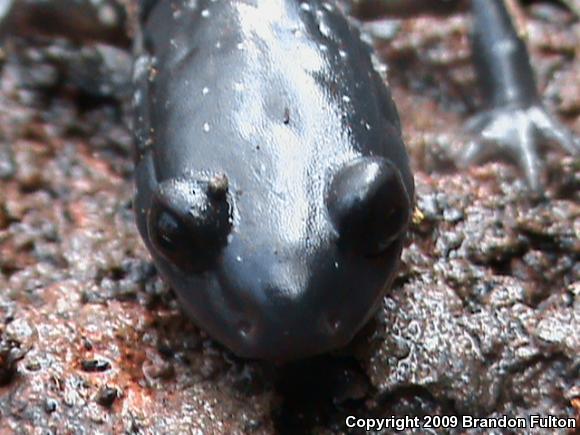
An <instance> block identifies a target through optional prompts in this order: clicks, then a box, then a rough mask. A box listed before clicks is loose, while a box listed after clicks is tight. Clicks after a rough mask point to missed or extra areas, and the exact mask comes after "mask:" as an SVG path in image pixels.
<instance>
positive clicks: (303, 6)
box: [300, 3, 310, 12]
mask: <svg viewBox="0 0 580 435" xmlns="http://www.w3.org/2000/svg"><path fill="white" fill-rule="evenodd" d="M300 9H302V10H303V11H306V12H310V5H309V4H308V3H300Z"/></svg>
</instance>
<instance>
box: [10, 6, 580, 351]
mask: <svg viewBox="0 0 580 435" xmlns="http://www.w3.org/2000/svg"><path fill="white" fill-rule="evenodd" d="M35 3H36V2H34V1H29V2H27V5H28V7H29V8H31V10H33V11H34V10H35V9H34V6H35ZM38 3H43V2H38ZM363 3H364V2H363ZM193 4H194V5H195V6H194V7H193V6H191V5H193ZM142 6H143V7H142V9H141V13H140V19H141V26H140V30H139V32H138V35H137V37H136V41H135V47H136V53H135V59H136V60H135V68H134V84H135V98H134V113H135V125H134V134H135V139H136V156H137V157H136V187H137V195H136V202H135V205H136V206H135V209H136V214H137V224H138V227H139V230H140V233H141V235H142V237H143V239H144V241H145V243H146V245H147V246H148V248H149V250H150V252H151V254H152V257H153V259H154V262H155V264H156V266H157V268H158V269H159V270H160V272H161V274H162V275H163V277H164V278H165V279H166V280H167V282H168V283H169V284H170V285H171V286H172V287H173V289H174V290H175V291H176V293H177V295H178V296H179V298H180V301H181V303H182V305H183V307H184V310H185V311H186V312H187V313H188V315H189V316H190V317H191V318H192V319H193V320H194V321H195V322H196V323H198V324H199V325H200V326H201V327H202V328H204V329H205V330H206V331H207V332H209V333H210V334H211V335H212V336H213V337H214V338H215V339H217V340H218V341H220V342H221V343H223V344H225V345H226V346H227V347H229V348H230V349H231V350H232V351H233V352H234V353H236V354H238V355H240V356H243V357H248V358H265V359H271V360H277V361H287V360H292V359H297V358H302V357H306V356H310V355H313V354H318V353H323V352H326V351H328V350H331V349H334V348H338V347H341V346H343V345H345V344H346V343H348V342H349V341H350V340H351V339H352V337H353V336H354V334H355V333H356V332H357V331H358V330H359V329H360V328H361V327H362V326H363V325H364V324H365V323H366V321H367V320H368V318H369V317H370V316H371V315H372V314H373V312H374V311H375V309H376V308H377V306H378V304H379V303H380V301H381V300H382V297H383V295H384V292H385V291H386V289H388V287H389V285H390V283H391V282H392V280H393V278H394V277H395V275H396V271H397V265H398V261H399V256H400V252H401V249H402V240H403V237H404V234H405V231H406V228H407V226H408V223H409V218H410V215H411V210H412V204H413V197H414V186H413V178H412V174H411V172H410V168H409V163H408V158H407V155H406V151H405V148H404V144H403V141H402V139H401V126H400V122H399V117H398V114H397V111H396V108H395V106H394V103H393V101H392V99H391V96H390V92H389V90H388V89H387V88H386V86H385V84H384V80H382V78H381V77H380V76H379V75H378V74H377V72H376V71H375V70H374V68H373V65H372V62H371V52H370V49H369V47H368V46H366V45H365V44H363V43H362V42H361V41H360V37H359V33H358V31H357V29H355V28H353V27H352V26H351V25H349V24H348V22H347V20H346V19H345V17H344V16H343V15H342V13H341V12H340V10H339V9H338V8H337V7H336V6H335V5H334V3H332V2H322V1H316V0H309V1H304V2H299V1H296V0H281V1H264V2H261V1H258V2H251V1H228V2H221V1H217V2H213V1H209V0H207V1H203V0H199V1H197V2H193V3H192V2H189V1H185V0H175V1H145V2H142ZM87 7H89V6H87ZM91 7H92V6H91ZM471 7H472V10H473V15H474V22H475V25H474V38H473V40H474V47H475V50H474V53H475V56H474V61H475V65H476V70H477V72H478V77H479V80H480V83H481V88H482V91H483V96H484V100H485V103H486V108H485V111H484V112H482V114H481V115H480V116H479V117H478V118H477V120H476V122H474V123H473V125H472V127H473V130H474V132H475V134H476V136H474V137H475V139H474V141H473V143H472V144H471V145H470V146H469V147H468V149H467V151H466V154H465V156H464V161H465V162H471V161H475V160H480V159H481V158H484V157H487V156H489V154H490V153H491V152H492V151H494V150H499V151H500V152H501V153H503V154H506V155H509V156H510V157H512V158H515V159H516V160H517V161H518V162H519V164H520V166H521V167H522V169H523V170H524V171H525V174H526V177H527V179H528V182H529V185H530V187H531V188H532V189H534V190H537V189H539V188H540V185H541V183H540V175H539V172H540V171H539V168H540V159H539V157H538V154H537V152H536V143H537V141H538V139H539V135H540V134H544V135H546V136H548V137H550V138H553V139H556V141H557V142H558V143H560V144H561V145H562V146H563V147H565V148H566V149H567V150H568V151H569V152H571V153H577V152H578V143H577V142H576V141H575V138H574V137H572V135H571V134H570V133H569V132H567V131H566V130H565V129H564V128H563V127H562V126H561V125H559V124H558V123H557V122H556V121H555V120H553V119H552V118H551V117H550V116H549V114H548V113H547V112H546V111H545V109H544V108H543V107H542V105H541V102H540V98H539V96H538V93H537V90H536V85H535V82H534V78H533V72H532V69H531V66H530V62H529V57H528V55H527V51H526V49H525V46H524V44H523V42H522V41H521V40H520V39H519V38H518V36H517V33H516V32H515V30H514V27H513V24H512V22H511V20H510V18H509V15H508V14H507V10H506V7H505V5H504V3H503V1H502V0H472V2H471ZM36 12H38V10H36ZM9 15H10V13H9V14H8V15H7V16H9ZM381 216H385V219H384V220H381V218H380V217H381Z"/></svg>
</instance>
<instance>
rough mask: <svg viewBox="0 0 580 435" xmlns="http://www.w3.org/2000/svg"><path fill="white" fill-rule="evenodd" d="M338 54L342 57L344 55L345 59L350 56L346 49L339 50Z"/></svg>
mask: <svg viewBox="0 0 580 435" xmlns="http://www.w3.org/2000/svg"><path fill="white" fill-rule="evenodd" d="M338 54H339V55H340V57H342V58H343V59H346V58H347V57H348V54H347V52H346V51H344V50H338Z"/></svg>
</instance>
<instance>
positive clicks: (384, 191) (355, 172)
mask: <svg viewBox="0 0 580 435" xmlns="http://www.w3.org/2000/svg"><path fill="white" fill-rule="evenodd" d="M326 203H327V207H328V211H329V213H330V217H331V219H332V222H333V223H334V225H335V227H336V229H337V230H338V233H339V244H340V245H342V246H343V247H344V248H353V249H355V250H357V251H359V252H362V253H364V254H365V255H368V256H375V255H380V254H381V253H383V252H384V251H385V250H386V249H387V248H388V247H389V245H390V244H391V243H392V242H393V241H395V240H396V239H397V238H399V237H400V236H401V235H402V233H403V232H404V231H405V230H406V228H407V226H408V224H409V219H410V216H411V200H410V198H409V194H408V193H407V189H406V187H405V184H404V182H403V179H402V178H401V174H400V172H399V171H398V169H397V168H396V167H395V166H394V165H393V164H392V163H391V162H389V161H388V160H387V159H385V158H383V157H361V158H358V159H356V160H354V161H352V162H349V163H347V164H346V165H345V166H343V167H342V168H341V169H340V170H339V171H338V172H337V173H336V175H335V176H334V178H333V180H332V183H331V185H330V189H329V191H328V193H327V197H326Z"/></svg>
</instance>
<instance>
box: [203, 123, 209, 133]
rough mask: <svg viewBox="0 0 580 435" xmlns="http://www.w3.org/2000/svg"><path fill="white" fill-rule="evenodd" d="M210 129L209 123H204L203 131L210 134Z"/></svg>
mask: <svg viewBox="0 0 580 435" xmlns="http://www.w3.org/2000/svg"><path fill="white" fill-rule="evenodd" d="M209 130H210V127H209V123H207V122H204V123H203V131H205V132H206V133H209Z"/></svg>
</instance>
